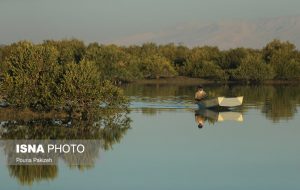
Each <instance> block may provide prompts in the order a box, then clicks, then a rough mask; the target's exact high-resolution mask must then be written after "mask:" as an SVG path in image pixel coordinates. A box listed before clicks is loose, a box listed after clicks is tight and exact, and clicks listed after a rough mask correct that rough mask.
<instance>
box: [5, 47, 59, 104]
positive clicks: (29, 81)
mask: <svg viewBox="0 0 300 190" xmlns="http://www.w3.org/2000/svg"><path fill="white" fill-rule="evenodd" d="M11 48H12V49H13V51H11V53H10V56H9V57H7V59H6V60H5V61H4V64H5V65H6V69H5V70H4V79H3V86H2V87H3V89H2V90H3V91H4V94H5V95H7V101H8V102H9V103H11V104H13V105H16V106H20V107H32V108H34V109H40V108H43V109H50V108H51V106H52V105H56V104H59V102H60V96H59V93H57V90H58V86H57V85H56V83H57V80H58V78H59V76H60V74H61V70H60V69H59V67H58V65H57V64H56V60H57V55H58V52H57V50H56V49H55V48H53V47H49V46H45V45H33V44H31V43H30V42H26V41H24V42H19V43H17V44H13V45H12V47H11Z"/></svg>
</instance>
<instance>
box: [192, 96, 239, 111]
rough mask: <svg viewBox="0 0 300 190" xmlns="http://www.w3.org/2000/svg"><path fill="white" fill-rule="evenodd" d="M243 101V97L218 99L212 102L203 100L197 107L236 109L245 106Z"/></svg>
mask: <svg viewBox="0 0 300 190" xmlns="http://www.w3.org/2000/svg"><path fill="white" fill-rule="evenodd" d="M243 99H244V97H243V96H238V97H233V98H226V97H218V98H214V99H210V100H203V101H201V102H197V105H198V107H199V108H200V109H202V108H215V107H236V106H240V105H242V104H243Z"/></svg>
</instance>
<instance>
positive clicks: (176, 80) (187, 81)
mask: <svg viewBox="0 0 300 190" xmlns="http://www.w3.org/2000/svg"><path fill="white" fill-rule="evenodd" d="M299 82H300V80H266V81H263V82H261V83H258V85H277V84H278V85H280V84H299ZM124 84H145V85H147V84H166V85H168V84H174V85H199V84H211V85H214V84H245V85H252V84H251V83H244V82H242V81H226V82H223V81H214V80H208V79H202V78H192V77H186V76H176V77H172V78H159V79H142V80H138V81H133V82H128V83H124Z"/></svg>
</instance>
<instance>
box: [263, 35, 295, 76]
mask: <svg viewBox="0 0 300 190" xmlns="http://www.w3.org/2000/svg"><path fill="white" fill-rule="evenodd" d="M262 53H263V57H264V60H265V61H266V62H267V63H268V64H270V65H271V66H272V67H273V68H274V70H275V74H276V76H275V78H277V79H294V78H297V77H299V76H300V74H299V62H300V59H299V52H298V51H297V50H296V47H295V45H294V44H291V43H290V42H281V41H279V40H273V41H272V42H270V43H268V44H267V45H266V47H265V48H264V49H263V50H262ZM297 73H298V74H297Z"/></svg>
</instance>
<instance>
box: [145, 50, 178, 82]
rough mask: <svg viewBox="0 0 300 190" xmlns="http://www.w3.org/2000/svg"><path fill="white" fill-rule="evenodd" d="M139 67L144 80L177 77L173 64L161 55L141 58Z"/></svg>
mask: <svg viewBox="0 0 300 190" xmlns="http://www.w3.org/2000/svg"><path fill="white" fill-rule="evenodd" d="M139 65H140V70H141V72H142V73H143V77H144V78H160V77H172V76H174V75H176V71H175V69H174V67H172V65H171V63H170V62H169V61H168V60H167V59H166V58H164V57H162V56H159V55H150V56H147V57H145V58H141V60H140V63H139Z"/></svg>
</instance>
